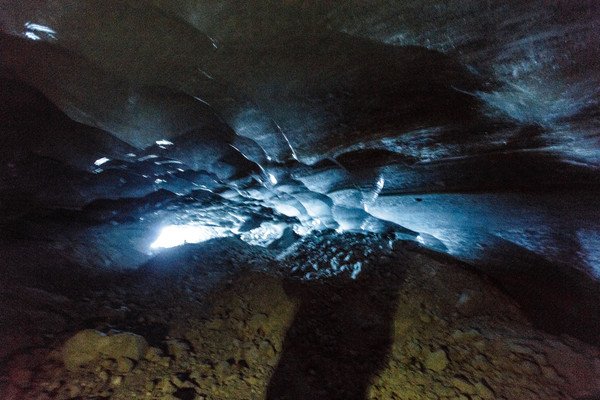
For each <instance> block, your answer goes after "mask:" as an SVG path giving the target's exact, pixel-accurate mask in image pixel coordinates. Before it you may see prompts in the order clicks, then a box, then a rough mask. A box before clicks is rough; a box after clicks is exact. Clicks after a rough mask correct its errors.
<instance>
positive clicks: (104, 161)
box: [94, 157, 110, 167]
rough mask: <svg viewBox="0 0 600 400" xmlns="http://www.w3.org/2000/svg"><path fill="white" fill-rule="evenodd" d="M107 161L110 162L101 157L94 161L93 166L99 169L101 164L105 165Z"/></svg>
mask: <svg viewBox="0 0 600 400" xmlns="http://www.w3.org/2000/svg"><path fill="white" fill-rule="evenodd" d="M109 161H110V158H106V157H102V158H99V159H97V160H96V161H94V165H95V166H97V167H99V166H101V165H102V164H105V163H107V162H109Z"/></svg>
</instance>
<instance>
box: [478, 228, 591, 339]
mask: <svg viewBox="0 0 600 400" xmlns="http://www.w3.org/2000/svg"><path fill="white" fill-rule="evenodd" d="M573 236H574V234H571V235H568V234H565V235H564V236H563V239H564V240H566V241H570V243H569V246H567V249H566V250H565V252H567V253H572V254H570V255H569V254H567V255H565V257H567V258H566V259H567V260H573V259H574V257H575V256H574V254H577V253H578V251H579V250H580V246H579V243H577V242H575V241H573V240H572V239H570V238H572V237H573ZM474 267H475V268H476V269H477V270H479V271H481V272H483V273H484V274H486V275H488V276H489V277H491V278H492V279H493V280H494V281H495V282H496V283H497V284H498V285H499V286H500V287H501V288H502V289H503V290H505V291H506V292H507V293H508V294H509V295H511V296H512V297H513V298H514V299H515V300H517V302H519V304H520V306H521V309H522V311H523V312H524V313H525V314H526V315H527V317H528V318H529V319H530V320H531V322H533V324H534V325H535V326H536V327H537V328H539V329H541V330H544V331H546V332H549V333H551V334H554V335H562V334H567V335H570V336H573V337H575V338H577V339H579V340H582V341H584V342H587V343H590V344H592V345H595V346H598V345H600V283H599V282H598V281H597V280H596V279H594V278H592V277H590V276H589V275H588V274H587V273H586V272H584V271H582V270H579V269H577V268H574V265H573V263H569V264H567V263H564V264H560V263H558V262H551V261H549V260H547V259H546V258H544V257H543V256H541V255H539V254H537V253H534V252H532V251H530V250H527V249H525V248H523V247H521V246H518V245H516V244H514V243H511V242H509V241H506V240H503V239H500V238H498V239H497V240H496V242H495V243H490V244H489V246H488V247H487V249H486V252H485V255H484V257H483V259H482V260H480V261H479V262H478V263H477V264H476V265H474Z"/></svg>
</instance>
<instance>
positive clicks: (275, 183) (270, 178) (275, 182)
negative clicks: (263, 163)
mask: <svg viewBox="0 0 600 400" xmlns="http://www.w3.org/2000/svg"><path fill="white" fill-rule="evenodd" d="M269 180H270V181H271V183H272V184H273V185H277V178H275V175H273V174H269Z"/></svg>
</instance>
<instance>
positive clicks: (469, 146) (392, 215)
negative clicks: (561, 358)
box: [0, 0, 600, 277]
mask: <svg viewBox="0 0 600 400" xmlns="http://www.w3.org/2000/svg"><path fill="white" fill-rule="evenodd" d="M0 9H1V10H2V12H1V13H0V28H1V33H0V73H1V75H0V76H1V78H2V84H1V86H0V91H1V92H2V98H3V99H4V101H3V102H2V105H1V106H0V107H1V109H0V115H1V119H0V125H1V126H0V129H1V130H2V145H1V148H0V157H1V159H0V160H1V164H0V172H1V175H0V201H1V203H0V209H1V211H2V218H3V220H5V221H11V223H12V224H13V227H12V228H11V229H16V228H14V226H25V227H30V228H31V229H30V230H29V232H36V233H35V234H36V235H41V236H42V237H51V239H52V240H53V241H55V242H56V243H57V244H56V245H57V246H59V247H60V246H63V247H64V246H66V247H70V246H71V245H65V244H64V243H71V242H73V241H77V240H84V239H85V240H87V243H89V248H88V249H86V250H82V251H83V253H85V252H89V253H90V254H93V255H98V258H97V259H101V260H103V261H102V262H98V263H99V264H102V265H105V264H106V265H115V264H119V263H121V264H122V265H126V266H137V265H139V264H140V263H141V262H143V260H145V259H147V257H148V256H149V255H150V254H153V253H154V252H156V251H160V248H162V247H169V246H171V245H176V244H182V243H186V242H190V241H201V240H204V239H207V238H211V237H215V236H232V235H236V236H240V237H241V238H242V239H244V240H247V241H248V242H250V243H253V244H259V245H265V246H267V245H269V244H271V243H275V244H274V245H278V246H282V243H284V242H285V243H287V242H286V240H287V241H293V240H294V236H293V235H292V234H291V231H290V229H291V230H293V232H295V235H300V236H302V235H306V234H307V233H309V232H312V231H315V230H316V231H320V230H324V229H334V230H338V231H352V232H363V233H364V232H372V233H377V234H380V233H381V234H383V233H390V232H395V233H396V234H397V235H401V236H402V238H403V239H407V240H414V241H415V242H416V243H420V244H421V245H423V246H426V247H429V248H431V249H434V250H437V251H442V252H446V253H449V254H451V255H454V256H457V257H459V258H461V259H463V260H465V261H469V262H482V261H486V260H487V261H489V262H492V261H493V260H498V258H499V257H500V258H502V257H503V258H504V260H505V262H507V263H513V262H516V263H517V264H518V261H519V260H524V259H528V257H534V256H535V257H541V259H543V260H544V261H547V262H549V263H551V264H552V265H560V266H561V267H568V268H575V269H577V270H579V271H583V272H585V273H586V274H590V275H594V276H596V277H598V276H600V264H599V263H598V257H597V255H598V243H599V238H600V223H599V221H600V211H598V210H600V204H599V202H600V200H598V196H597V193H598V189H599V188H600V175H599V171H598V169H599V168H600V144H599V143H600V141H599V140H600V137H599V130H600V119H599V117H600V114H599V104H598V103H599V100H600V89H599V87H600V75H599V73H598V71H599V69H600V54H599V53H600V34H599V33H598V32H600V31H599V28H600V10H599V9H598V6H597V5H596V4H595V3H594V2H580V3H577V4H575V3H574V2H568V1H561V2H558V3H556V4H548V3H547V2H542V1H532V2H519V1H508V2H502V3H499V2H481V1H466V0H465V1H455V2H443V3H440V2H421V1H402V2H399V1H391V0H378V1H374V2H363V1H358V0H355V1H351V0H348V1H342V2H308V1H292V2H284V3H281V4H279V3H278V4H274V3H272V2H263V1H249V2H243V4H240V3H237V2H236V3H233V2H225V1H223V2H209V1H179V2H171V1H133V0H132V1H120V2H118V3H115V2H105V1H101V0H83V1H81V0H78V1H75V0H72V1H70V0H58V1H37V0H36V1H33V0H27V1H19V2H14V1H9V0H1V1H0ZM57 209H60V210H59V211H55V210H57ZM65 209H66V210H65ZM31 210H37V211H35V212H34V213H33V216H32V214H31ZM40 210H43V211H40ZM48 210H50V211H48ZM49 214H50V216H49ZM46 219H48V220H50V221H51V224H50V222H48V221H47V220H46ZM15 221H17V222H15ZM40 221H41V222H40ZM44 221H46V222H48V224H50V226H52V227H53V228H48V229H39V228H36V224H44V223H45V222H44ZM52 224H55V225H52ZM173 226H175V227H177V226H180V227H181V226H185V227H187V228H180V229H179V230H177V229H175V230H173V229H174V228H172V227H173ZM167 228H168V229H167ZM288 228H289V229H288ZM164 229H167V231H166V232H167V233H164V232H163V231H164ZM169 229H171V230H169ZM57 231H60V235H56V234H55V233H56V232H57ZM161 232H163V233H162V234H163V235H166V236H167V237H168V238H169V240H167V241H165V242H164V243H167V244H168V246H167V245H165V246H162V245H161V244H160V243H162V242H161V241H160V240H159V239H160V238H161ZM173 232H178V233H177V234H176V235H181V237H180V238H179V239H177V240H175V239H174V238H173V236H174V235H175V234H174V233H173ZM185 232H189V233H190V235H191V236H190V237H187V238H186V237H185ZM192 232H194V233H192ZM284 232H287V234H284ZM282 235H283V236H282ZM280 236H282V237H281V239H280V240H279V242H277V239H278V238H279V237H280ZM78 238H79V239H78ZM81 238H84V239H81ZM124 238H127V240H124ZM157 243H158V244H157ZM365 246H366V245H365ZM71 247H73V248H76V247H77V246H75V245H73V246H71ZM367 247H368V246H367ZM82 251H79V250H78V251H74V250H73V254H74V257H75V258H77V259H79V260H81V259H94V258H95V256H90V255H89V254H88V255H85V254H83V255H82V254H81V253H82ZM328 251H329V252H330V253H331V254H329V253H327V252H326V254H327V257H330V258H331V263H330V266H331V268H332V271H333V270H335V268H338V269H341V268H342V266H344V267H347V268H346V269H347V270H348V271H356V270H358V268H357V267H353V266H352V265H355V264H352V265H350V263H349V262H348V263H345V262H344V258H342V260H341V261H339V260H338V261H335V262H334V260H337V259H338V258H339V257H337V256H336V253H335V251H333V250H331V249H330V250H328ZM117 254H121V255H119V256H117ZM132 254H134V255H135V256H133V255H132ZM490 260H492V261H490ZM487 261H486V262H487ZM353 262H354V263H357V262H360V261H359V260H358V258H357V260H355V261H353ZM519 262H521V263H523V261H519ZM91 263H93V262H91ZM336 263H337V264H336ZM309 264H310V263H309ZM334 264H336V265H335V266H334ZM307 265H308V264H307ZM519 265H520V264H519ZM303 268H304V267H303ZM306 273H313V275H314V274H316V275H319V274H320V273H321V272H318V271H313V272H308V271H307V272H306ZM322 273H325V272H322ZM327 273H329V272H327ZM351 273H353V272H351Z"/></svg>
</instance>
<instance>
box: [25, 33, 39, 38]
mask: <svg viewBox="0 0 600 400" xmlns="http://www.w3.org/2000/svg"><path fill="white" fill-rule="evenodd" d="M25 36H27V37H28V38H29V39H31V40H40V39H41V38H40V37H39V36H38V35H36V34H35V33H33V32H25Z"/></svg>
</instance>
